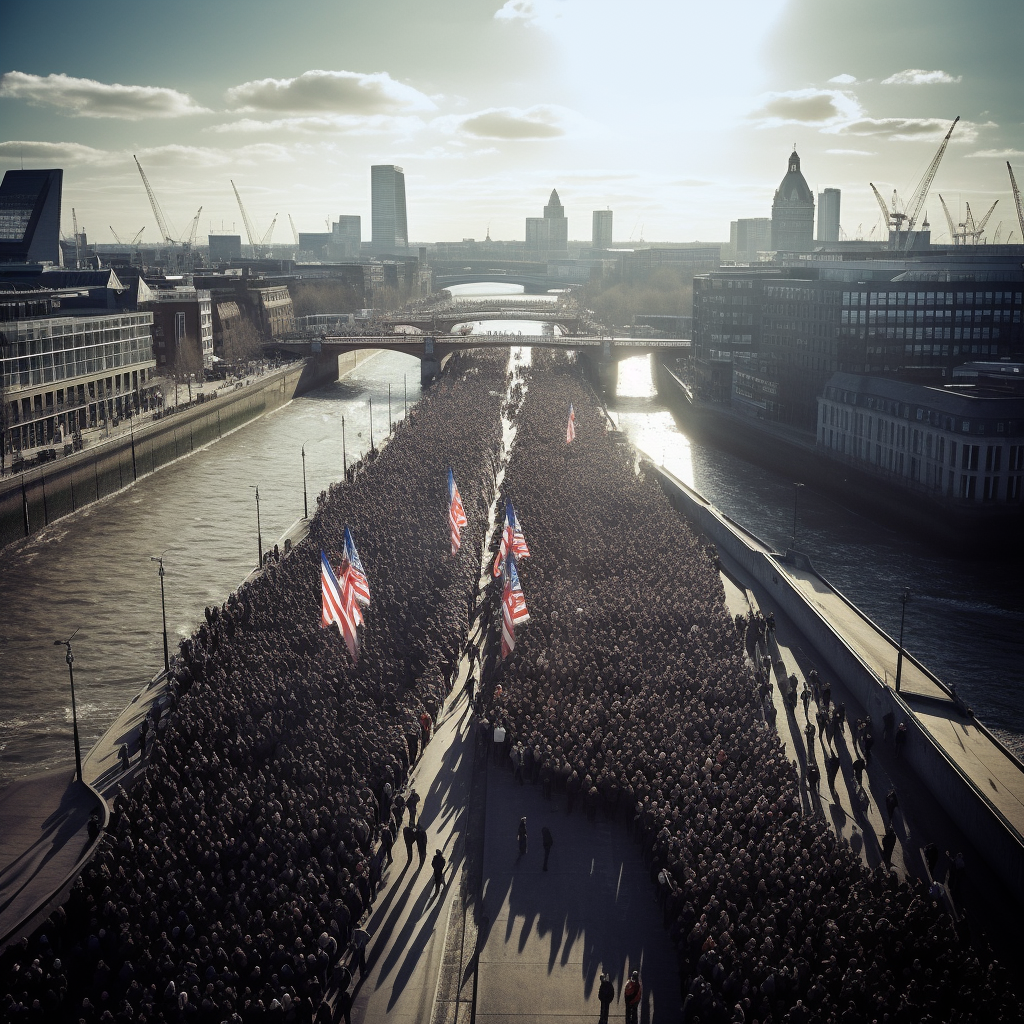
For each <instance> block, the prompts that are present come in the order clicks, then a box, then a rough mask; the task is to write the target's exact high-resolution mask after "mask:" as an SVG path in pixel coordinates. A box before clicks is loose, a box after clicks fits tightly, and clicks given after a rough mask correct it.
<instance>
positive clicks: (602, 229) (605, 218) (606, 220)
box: [590, 210, 612, 249]
mask: <svg viewBox="0 0 1024 1024" xmlns="http://www.w3.org/2000/svg"><path fill="white" fill-rule="evenodd" d="M590 244H591V245H592V246H593V247H594V248H595V249H610V248H611V247H612V211H611V210H595V211H594V230H593V233H592V235H591V243H590Z"/></svg>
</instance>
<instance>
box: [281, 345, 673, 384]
mask: <svg viewBox="0 0 1024 1024" xmlns="http://www.w3.org/2000/svg"><path fill="white" fill-rule="evenodd" d="M512 345H521V346H528V347H530V348H548V349H557V350H559V351H563V352H576V353H577V354H579V355H583V356H586V357H587V358H589V359H590V360H591V361H592V362H593V363H594V366H595V369H596V370H597V372H598V373H599V375H600V376H601V378H602V380H605V379H606V378H610V377H611V374H612V372H613V371H614V369H615V365H616V363H618V362H619V360H621V359H628V358H630V357H631V356H638V355H649V354H650V353H652V352H656V353H660V354H662V355H672V354H677V355H684V354H685V353H688V352H689V350H690V339H689V338H617V337H611V336H610V335H606V334H574V335H557V334H554V335H552V334H504V333H503V334H469V335H465V336H464V335H460V334H449V335H442V336H433V335H420V334H352V335H341V336H335V337H331V336H324V337H311V336H305V337H296V338H279V339H276V340H275V341H274V342H273V344H272V345H268V346H267V348H268V349H272V350H273V351H275V352H280V353H284V354H288V355H291V356H296V357H310V356H312V357H314V358H317V359H325V360H326V359H334V360H335V361H337V358H338V356H340V355H344V354H345V353H346V352H356V351H359V350H365V349H382V350H384V351H389V352H404V353H405V354H406V355H410V356H415V357H416V358H417V359H419V360H420V379H421V380H422V382H423V383H424V384H426V383H429V382H430V381H431V380H433V379H434V377H436V376H437V375H438V374H439V373H440V372H441V368H442V367H443V366H444V364H445V362H446V361H447V360H448V359H449V358H450V357H451V356H452V355H454V354H455V353H456V352H464V351H468V350H469V349H477V348H508V347H510V346H512ZM611 379H613V378H611Z"/></svg>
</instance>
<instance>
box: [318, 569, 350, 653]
mask: <svg viewBox="0 0 1024 1024" xmlns="http://www.w3.org/2000/svg"><path fill="white" fill-rule="evenodd" d="M320 589H321V591H322V594H323V604H322V607H321V612H320V625H321V627H322V628H323V629H327V628H328V627H329V626H330V624H331V623H332V622H336V623H337V624H338V628H339V629H340V630H341V635H342V636H343V637H344V638H345V645H346V646H347V647H348V653H349V654H350V655H351V656H352V660H353V661H358V660H359V635H358V633H357V632H356V624H355V620H354V619H353V617H352V610H353V609H354V608H355V605H354V604H353V603H351V601H346V599H345V593H344V590H343V588H342V586H341V584H340V583H339V582H338V577H337V576H335V574H334V570H333V569H332V568H331V563H330V562H329V561H328V559H327V555H326V554H325V553H324V552H323V551H321V552H320ZM356 610H357V611H358V609H356Z"/></svg>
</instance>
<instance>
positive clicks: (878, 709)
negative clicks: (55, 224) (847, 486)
mask: <svg viewBox="0 0 1024 1024" xmlns="http://www.w3.org/2000/svg"><path fill="white" fill-rule="evenodd" d="M644 468H645V470H646V471H647V472H648V473H650V472H655V473H657V474H658V477H659V480H660V482H661V486H662V488H663V489H664V491H665V493H666V494H667V495H668V498H669V500H670V501H671V502H672V504H673V506H674V507H675V508H676V509H677V511H679V512H681V513H682V514H683V515H685V516H686V518H687V519H689V520H690V521H691V522H692V523H693V524H694V525H695V526H696V527H697V528H698V529H699V530H700V531H701V532H702V533H704V534H706V535H707V536H708V537H709V538H710V539H711V540H712V541H714V543H715V544H716V545H717V546H718V547H719V549H720V550H722V551H724V552H725V553H726V554H728V555H729V557H730V558H732V559H733V560H734V561H735V562H736V563H738V564H739V565H740V566H741V568H742V569H743V570H744V571H745V572H746V573H748V574H749V575H750V576H751V577H752V578H753V579H755V580H757V582H758V583H760V584H761V586H763V587H764V589H765V590H766V591H767V592H768V593H769V594H770V595H771V598H772V601H773V602H774V605H775V607H777V608H779V609H781V610H782V611H783V612H785V614H786V615H787V616H788V617H789V618H790V619H791V620H792V622H793V623H794V625H796V627H797V628H798V629H799V630H800V632H801V633H802V634H803V635H804V636H805V637H806V638H807V640H808V641H809V642H810V643H811V644H812V645H813V646H814V648H815V649H816V650H817V652H818V654H819V655H820V656H821V659H822V661H823V663H824V664H825V665H827V666H828V669H829V671H830V672H832V673H833V675H834V676H835V677H837V678H838V679H841V680H842V682H843V683H844V685H846V686H847V687H848V688H849V689H850V691H851V692H852V693H853V694H854V696H855V697H856V698H857V699H858V700H859V701H860V702H861V704H863V706H864V707H865V709H866V710H867V712H868V713H869V714H870V715H871V717H872V719H874V720H875V721H881V719H882V716H884V715H885V713H886V712H887V711H892V713H893V715H894V717H895V719H896V721H903V722H906V723H907V731H908V737H907V744H906V748H905V752H904V755H903V757H904V761H905V762H906V763H907V764H908V765H909V767H910V768H912V769H913V771H914V772H915V774H916V775H917V777H918V779H919V780H920V781H921V782H922V783H923V784H924V785H925V786H926V787H927V788H928V789H929V790H930V791H931V793H932V795H933V796H934V797H935V798H936V800H938V801H939V802H940V803H941V804H942V806H943V807H944V808H945V809H946V810H947V811H948V813H949V815H950V817H951V818H952V819H953V821H954V822H956V824H957V826H958V827H959V828H960V829H961V830H962V831H963V833H964V834H965V835H967V836H970V837H971V840H972V841H973V842H974V843H975V845H976V847H977V849H978V850H979V851H980V852H981V854H982V855H983V856H984V857H985V858H986V859H987V860H988V863H989V865H990V867H991V868H992V870H994V871H995V872H996V873H997V874H998V876H999V877H1000V879H1001V880H1002V881H1003V883H1004V884H1005V885H1006V886H1007V887H1008V889H1009V890H1010V892H1011V893H1012V894H1013V895H1014V897H1015V898H1016V900H1017V902H1018V904H1020V905H1022V906H1024V841H1022V838H1021V836H1020V834H1019V833H1018V832H1017V831H1016V830H1015V829H1014V828H1013V826H1012V825H1011V824H1010V822H1008V821H1007V820H1006V818H1005V817H1004V816H1003V815H1002V813H1001V812H1000V811H999V810H998V808H996V807H995V806H994V805H993V804H992V803H991V802H990V801H989V799H988V798H987V796H986V795H985V793H984V792H983V791H982V790H981V789H980V788H979V787H978V786H977V785H976V784H975V782H974V781H972V780H971V779H970V778H969V777H968V776H967V775H965V774H964V773H963V772H962V771H961V770H960V768H959V767H958V765H957V764H956V763H955V762H954V761H953V759H952V758H950V757H949V756H948V755H947V754H946V752H945V750H944V749H943V748H942V747H941V746H940V745H939V743H938V742H937V741H936V739H935V737H934V736H933V735H932V734H931V733H930V732H929V731H928V730H927V729H926V728H925V727H924V726H923V724H922V723H921V721H920V719H919V718H918V717H917V715H916V714H915V713H914V711H913V709H912V708H911V707H910V706H909V705H908V704H907V703H906V702H905V701H904V700H903V698H902V696H901V695H900V694H898V693H896V692H895V690H893V689H892V688H891V687H890V686H888V685H886V683H885V681H884V680H882V679H879V678H878V676H877V675H876V674H875V673H874V672H873V671H872V670H871V669H870V668H869V667H868V666H867V665H866V664H865V663H864V662H863V661H862V660H861V658H860V657H859V656H858V655H857V653H856V652H855V651H854V650H853V649H852V648H851V647H850V646H849V645H848V644H847V642H846V641H845V640H844V638H843V636H842V635H841V634H840V633H839V632H838V630H837V629H836V627H835V626H834V625H833V624H832V623H831V622H829V621H828V620H827V619H826V618H825V617H824V616H823V615H822V613H821V612H820V611H819V610H818V609H817V608H816V607H814V605H812V604H811V603H810V602H809V601H808V600H807V598H806V597H805V596H804V594H803V593H802V592H801V591H800V590H799V589H798V588H797V587H796V585H795V584H794V583H793V582H792V580H791V579H790V578H789V576H788V575H787V574H786V572H785V570H784V569H783V567H782V565H781V564H780V562H779V559H778V557H777V556H776V555H775V554H774V553H773V552H771V551H770V549H768V548H767V546H766V545H764V544H763V543H762V542H761V541H759V540H758V539H757V538H756V537H754V536H753V535H752V534H750V533H748V532H747V531H745V530H744V529H743V528H742V527H741V526H739V525H738V524H737V523H734V522H732V521H731V520H730V519H729V518H728V517H727V516H725V515H723V514H722V513H721V512H719V511H718V509H716V508H715V507H714V506H713V505H711V504H710V502H708V501H707V500H706V499H705V498H704V497H703V496H702V495H700V494H698V493H697V492H696V491H694V490H693V489H692V488H690V487H687V486H686V484H684V483H682V481H680V480H678V479H676V478H675V477H674V476H672V475H671V474H670V473H667V472H666V471H665V470H663V469H661V468H659V467H656V466H654V465H652V464H648V463H645V464H644ZM822 582H823V584H825V585H826V586H827V585H828V584H827V583H825V581H824V580H823V581H822ZM832 589H834V588H832ZM837 593H838V592H837ZM840 596H842V595H840ZM843 600H845V598H844V599H843ZM847 604H848V605H849V602H847ZM849 607H850V608H851V610H852V611H853V612H854V613H856V614H857V615H859V616H860V617H861V618H862V619H863V620H864V621H866V622H868V623H869V624H870V625H871V627H872V628H873V629H874V630H876V632H878V634H879V635H880V637H883V638H884V639H885V641H886V642H888V643H892V642H893V641H892V640H891V638H889V637H888V636H887V635H886V634H885V633H883V632H882V630H880V629H879V628H878V627H877V626H876V625H875V624H874V623H873V622H871V621H870V620H869V619H868V618H867V617H866V616H865V615H863V614H862V613H861V612H860V611H859V610H858V609H856V608H855V607H854V606H853V605H849ZM904 658H905V659H907V660H910V661H913V662H914V664H916V665H917V666H918V667H919V668H921V670H922V671H924V672H926V673H927V670H926V669H924V668H923V666H921V665H920V663H918V662H917V661H916V660H915V659H913V658H910V657H909V656H908V655H907V654H906V653H904ZM927 674H928V675H929V676H931V673H927ZM932 678H933V679H934V678H935V677H934V676H932ZM936 682H937V683H938V684H939V685H940V686H942V685H943V684H942V683H941V682H940V681H939V680H936ZM943 689H945V687H944V686H943ZM975 724H977V723H975ZM993 742H995V741H993ZM997 745H998V744H997ZM1006 756H1007V758H1008V759H1009V760H1011V761H1013V758H1012V756H1011V755H1010V754H1009V753H1008V752H1007V753H1006ZM1021 782H1022V785H1024V774H1022V776H1021Z"/></svg>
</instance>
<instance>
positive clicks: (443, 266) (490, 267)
mask: <svg viewBox="0 0 1024 1024" xmlns="http://www.w3.org/2000/svg"><path fill="white" fill-rule="evenodd" d="M430 266H431V268H432V269H433V271H434V287H435V288H448V287H450V286H452V285H457V284H475V283H477V282H478V281H493V282H495V283H496V284H518V285H522V287H523V288H525V289H526V290H527V291H528V292H533V293H540V294H543V293H544V292H546V291H548V290H549V289H551V288H565V287H566V284H567V283H566V282H564V281H559V280H557V279H556V278H554V277H551V276H549V275H548V265H547V261H546V260H488V259H478V260H474V259H468V260H431V261H430Z"/></svg>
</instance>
